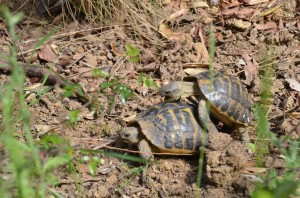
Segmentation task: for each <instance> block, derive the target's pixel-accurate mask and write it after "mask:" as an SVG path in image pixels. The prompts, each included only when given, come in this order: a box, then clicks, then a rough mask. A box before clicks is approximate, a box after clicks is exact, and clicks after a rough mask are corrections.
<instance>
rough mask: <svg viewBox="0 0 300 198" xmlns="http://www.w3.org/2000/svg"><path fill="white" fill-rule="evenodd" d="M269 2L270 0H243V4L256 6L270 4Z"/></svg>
mask: <svg viewBox="0 0 300 198" xmlns="http://www.w3.org/2000/svg"><path fill="white" fill-rule="evenodd" d="M268 1H270V0H243V2H244V3H246V4H248V5H255V4H259V3H264V2H268Z"/></svg>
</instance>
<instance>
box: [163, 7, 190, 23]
mask: <svg viewBox="0 0 300 198" xmlns="http://www.w3.org/2000/svg"><path fill="white" fill-rule="evenodd" d="M187 12H188V9H181V10H178V11H177V12H175V13H173V14H171V15H170V16H169V17H168V20H173V19H175V18H178V17H180V16H182V15H183V14H185V13H187Z"/></svg>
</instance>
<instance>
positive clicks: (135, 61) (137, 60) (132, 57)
mask: <svg viewBox="0 0 300 198" xmlns="http://www.w3.org/2000/svg"><path fill="white" fill-rule="evenodd" d="M139 60H140V59H139V57H138V56H130V59H129V62H131V63H137V62H139Z"/></svg>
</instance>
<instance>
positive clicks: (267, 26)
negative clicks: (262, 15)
mask: <svg viewBox="0 0 300 198" xmlns="http://www.w3.org/2000/svg"><path fill="white" fill-rule="evenodd" d="M255 27H256V29H258V30H268V29H276V28H277V24H276V23H275V22H274V21H268V22H267V23H265V24H258V25H256V26H255Z"/></svg>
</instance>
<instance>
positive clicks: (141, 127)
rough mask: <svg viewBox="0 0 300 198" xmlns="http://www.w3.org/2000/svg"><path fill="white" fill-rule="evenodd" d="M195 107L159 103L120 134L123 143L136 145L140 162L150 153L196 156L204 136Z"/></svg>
mask: <svg viewBox="0 0 300 198" xmlns="http://www.w3.org/2000/svg"><path fill="white" fill-rule="evenodd" d="M196 117H198V115H197V107H195V106H193V105H190V104H185V103H182V102H171V103H160V104H157V105H154V106H152V107H150V108H149V109H147V110H146V111H144V112H142V113H140V114H138V115H137V117H136V118H135V119H134V120H132V121H130V122H129V123H128V124H127V127H126V128H123V129H122V130H121V131H120V138H121V140H123V141H124V142H127V143H132V144H138V149H139V151H140V155H141V157H142V158H144V159H147V160H149V159H150V160H151V159H153V152H161V153H176V154H188V153H197V152H198V151H199V147H200V146H201V145H202V146H205V145H206V144H207V135H206V133H205V132H204V130H203V129H202V128H201V125H200V124H199V122H197V120H196Z"/></svg>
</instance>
